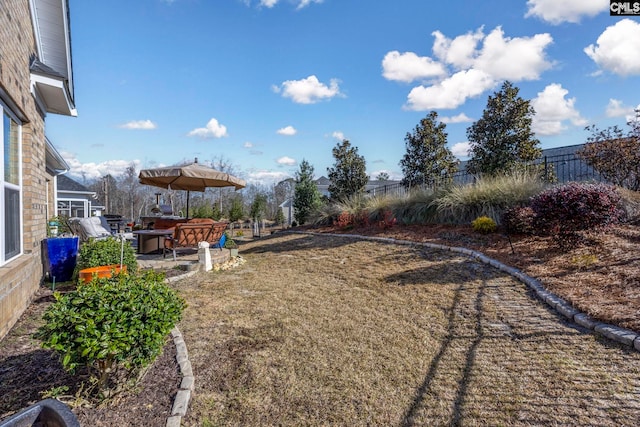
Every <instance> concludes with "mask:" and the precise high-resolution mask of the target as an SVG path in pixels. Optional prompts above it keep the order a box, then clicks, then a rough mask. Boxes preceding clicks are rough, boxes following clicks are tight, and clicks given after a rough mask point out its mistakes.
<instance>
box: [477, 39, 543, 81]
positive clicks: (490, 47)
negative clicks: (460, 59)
mask: <svg viewBox="0 0 640 427" xmlns="http://www.w3.org/2000/svg"><path fill="white" fill-rule="evenodd" d="M552 42H553V38H552V37H551V36H550V35H549V34H547V33H544V34H536V35H534V36H533V37H515V38H510V37H504V32H503V31H502V28H501V27H497V28H496V29H494V30H493V31H491V32H490V33H489V35H488V36H487V37H486V38H485V39H484V42H483V46H482V50H481V51H480V54H479V55H478V57H477V58H476V60H475V61H474V63H473V66H474V68H477V69H479V70H482V71H484V72H486V73H488V74H490V75H491V76H492V77H493V78H494V79H496V80H511V81H514V82H517V81H520V80H536V79H538V78H540V74H541V73H542V72H543V71H545V70H548V69H549V68H551V63H550V62H549V61H547V60H546V58H545V53H544V50H545V49H546V48H547V46H549V45H550V44H551V43H552Z"/></svg>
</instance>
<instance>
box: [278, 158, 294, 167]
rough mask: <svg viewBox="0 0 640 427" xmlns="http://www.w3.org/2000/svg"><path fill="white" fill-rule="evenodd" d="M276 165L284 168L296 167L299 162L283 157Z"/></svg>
mask: <svg viewBox="0 0 640 427" xmlns="http://www.w3.org/2000/svg"><path fill="white" fill-rule="evenodd" d="M276 163H277V164H279V165H282V166H295V165H296V163H297V162H296V160H295V159H292V158H291V157H287V156H282V157H280V158H279V159H276Z"/></svg>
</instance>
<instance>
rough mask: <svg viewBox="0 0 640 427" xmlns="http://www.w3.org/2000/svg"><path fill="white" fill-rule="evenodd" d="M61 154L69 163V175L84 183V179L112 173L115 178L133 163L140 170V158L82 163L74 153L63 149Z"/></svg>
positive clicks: (97, 177)
mask: <svg viewBox="0 0 640 427" xmlns="http://www.w3.org/2000/svg"><path fill="white" fill-rule="evenodd" d="M60 155H61V156H62V158H63V159H64V160H65V161H66V162H67V164H68V165H69V172H68V173H69V176H70V177H71V178H72V179H74V180H76V181H78V182H80V183H81V184H82V183H83V180H85V179H86V180H93V179H99V178H102V177H103V176H105V175H111V176H113V177H114V178H117V177H119V176H122V175H124V173H125V171H126V170H127V168H128V167H130V166H131V164H132V163H133V165H134V166H135V168H136V170H140V160H108V161H106V162H102V163H94V162H89V163H82V162H80V160H78V158H77V157H76V156H75V154H73V153H69V152H66V151H61V152H60Z"/></svg>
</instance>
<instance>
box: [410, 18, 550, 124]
mask: <svg viewBox="0 0 640 427" xmlns="http://www.w3.org/2000/svg"><path fill="white" fill-rule="evenodd" d="M432 35H433V36H434V38H435V40H434V43H433V51H434V53H435V55H436V56H437V58H438V59H440V61H441V63H440V65H442V66H444V65H443V64H447V65H450V66H452V68H454V69H455V70H459V71H457V72H456V73H455V74H453V75H451V76H449V77H447V78H445V79H442V80H440V81H438V82H437V83H434V84H433V85H431V86H425V85H421V86H418V87H414V88H413V89H412V90H411V92H410V93H409V95H408V97H407V104H406V105H405V108H407V109H411V110H418V111H420V110H428V109H440V108H442V109H443V108H457V107H458V106H460V105H462V104H464V103H465V102H466V101H467V99H469V98H473V97H476V96H479V95H480V94H482V93H483V92H485V91H486V90H489V89H491V88H493V87H494V86H495V85H496V84H497V83H498V82H500V81H503V80H511V81H512V82H518V81H522V80H536V79H539V78H540V75H541V74H542V72H544V71H546V70H548V69H549V68H551V67H552V65H553V64H552V63H551V62H549V61H548V60H547V59H546V54H545V50H546V48H547V47H548V46H549V45H550V44H551V43H552V42H553V39H552V37H551V36H550V35H549V34H546V33H544V34H535V35H534V36H532V37H514V38H511V37H506V36H505V34H504V32H503V31H502V28H501V27H496V28H495V29H494V30H493V31H491V32H490V33H489V34H488V35H487V36H485V35H484V34H483V31H482V27H481V28H479V29H478V30H477V31H475V32H473V33H467V34H464V35H461V36H458V37H455V38H454V39H449V38H447V37H446V36H444V35H443V34H442V33H441V32H440V31H434V32H433V33H432ZM434 64H436V63H434ZM403 70H404V71H407V70H409V68H408V67H405V68H404V69H403ZM400 76H401V75H398V78H399V77H400ZM404 77H405V78H406V79H407V80H406V81H409V80H408V79H409V78H410V77H412V75H411V74H406V75H404Z"/></svg>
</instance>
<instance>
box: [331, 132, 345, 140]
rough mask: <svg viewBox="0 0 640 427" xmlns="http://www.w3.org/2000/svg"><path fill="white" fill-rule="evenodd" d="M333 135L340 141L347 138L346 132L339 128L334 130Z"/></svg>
mask: <svg viewBox="0 0 640 427" xmlns="http://www.w3.org/2000/svg"><path fill="white" fill-rule="evenodd" d="M331 136H332V137H333V138H335V139H337V140H338V141H341V142H342V141H344V140H345V139H346V138H345V137H344V133H342V132H340V131H339V130H337V131H335V132H333V133H332V134H331Z"/></svg>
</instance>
